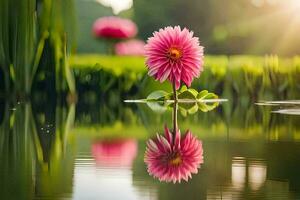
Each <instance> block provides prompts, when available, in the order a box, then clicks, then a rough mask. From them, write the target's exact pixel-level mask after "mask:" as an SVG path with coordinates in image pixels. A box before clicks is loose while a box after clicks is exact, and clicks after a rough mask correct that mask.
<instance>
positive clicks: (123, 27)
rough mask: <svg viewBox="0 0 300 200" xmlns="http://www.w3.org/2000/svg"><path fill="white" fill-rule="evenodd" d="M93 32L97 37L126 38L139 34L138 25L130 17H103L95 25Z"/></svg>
mask: <svg viewBox="0 0 300 200" xmlns="http://www.w3.org/2000/svg"><path fill="white" fill-rule="evenodd" d="M93 33H94V34H95V36H97V37H103V38H114V39H124V38H131V37H134V36H135V35H136V34H137V27H136V25H135V23H133V22H132V21H131V20H129V19H122V18H119V17H102V18H99V19H97V20H96V22H95V23H94V25H93Z"/></svg>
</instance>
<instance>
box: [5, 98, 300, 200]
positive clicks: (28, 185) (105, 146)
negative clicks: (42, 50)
mask: <svg viewBox="0 0 300 200" xmlns="http://www.w3.org/2000/svg"><path fill="white" fill-rule="evenodd" d="M59 104H60V103H55V104H53V105H52V104H49V103H31V104H30V103H23V102H21V103H17V104H16V106H11V105H8V104H6V103H5V102H1V105H0V114H1V115H0V122H1V127H0V128H1V129H0V131H1V133H0V199H3V200H9V199H18V200H19V199H78V200H82V199H128V200H132V199H137V200H141V199H162V200H166V199H170V200H171V199H172V200H175V199H272V200H273V199H280V200H282V199H299V198H300V172H299V169H300V123H299V122H300V116H297V115H283V114H278V113H272V112H271V111H272V110H276V108H275V107H265V106H257V105H253V106H250V107H242V106H240V107H239V106H235V107H233V106H232V105H231V103H230V102H226V103H222V105H220V106H219V107H217V108H216V109H214V110H212V111H210V112H206V113H204V112H201V111H198V112H196V113H194V114H190V115H189V114H187V116H183V115H182V113H180V112H179V113H178V126H179V129H180V130H181V133H182V134H183V133H185V132H186V130H188V129H189V130H191V132H192V133H193V135H194V136H197V138H198V139H199V140H201V141H202V148H203V163H202V164H201V167H200V168H199V169H198V173H196V174H192V178H191V179H189V180H188V182H186V181H184V180H182V181H181V183H176V184H173V183H166V182H160V181H159V180H157V179H156V178H154V177H152V176H150V175H149V174H148V172H147V166H146V164H145V162H144V155H145V150H146V144H147V140H149V139H150V138H153V137H155V134H156V132H159V133H160V134H163V133H164V126H165V125H166V126H168V127H169V128H172V110H166V111H164V112H163V110H159V111H160V112H154V111H153V110H151V109H150V108H149V107H148V106H147V105H146V104H126V103H123V104H122V103H119V104H113V106H111V105H110V104H112V103H111V102H107V103H103V102H101V103H97V104H92V105H89V104H87V103H84V102H79V103H77V105H73V104H71V105H63V106H61V105H59Z"/></svg>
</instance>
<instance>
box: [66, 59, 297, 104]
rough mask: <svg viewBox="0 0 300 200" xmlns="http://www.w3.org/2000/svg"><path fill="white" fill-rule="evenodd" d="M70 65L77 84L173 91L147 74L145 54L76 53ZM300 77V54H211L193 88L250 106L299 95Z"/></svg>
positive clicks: (141, 92)
mask: <svg viewBox="0 0 300 200" xmlns="http://www.w3.org/2000/svg"><path fill="white" fill-rule="evenodd" d="M70 65H71V68H73V69H74V70H75V71H76V78H77V80H78V85H81V84H82V82H83V80H85V82H84V83H85V85H94V86H95V88H97V92H100V93H101V92H103V91H102V90H101V88H102V87H104V86H105V85H107V84H108V83H109V82H110V81H111V79H116V80H120V81H121V84H120V85H118V90H119V92H122V93H128V92H130V91H132V89H133V88H137V89H138V92H139V93H138V94H139V95H138V96H137V98H145V97H146V96H147V95H148V94H149V93H150V92H151V91H153V90H162V89H163V90H166V91H168V92H170V91H171V87H170V85H171V84H170V83H168V81H166V82H165V83H163V84H160V83H158V82H156V81H154V79H153V78H152V77H149V76H148V75H147V68H146V66H145V59H144V58H143V57H118V56H103V55H77V56H75V57H71V59H70ZM97 72H98V73H97ZM95 73H97V75H96V74H95ZM104 75H105V76H106V77H105V79H103V78H104V77H103V76H104ZM94 76H95V79H93V81H89V79H88V77H94ZM299 79H300V58H299V57H293V58H281V57H277V56H264V57H263V56H246V55H245V56H209V55H208V56H205V62H204V71H203V72H202V74H201V75H200V78H196V79H194V81H193V84H192V88H195V89H197V90H203V89H206V90H208V91H213V92H214V93H216V94H218V96H221V97H222V98H226V99H229V100H230V103H233V102H234V101H233V100H234V99H238V100H237V101H238V102H239V103H240V104H244V105H246V106H247V105H249V103H251V102H255V101H258V100H260V99H264V100H273V99H296V98H300V96H299V88H300V81H299ZM101 80H102V81H103V82H101ZM99 85H103V86H101V87H99ZM109 89H116V85H114V84H111V85H110V87H108V88H106V91H107V90H109ZM104 92H105V91H104ZM116 92H118V91H116Z"/></svg>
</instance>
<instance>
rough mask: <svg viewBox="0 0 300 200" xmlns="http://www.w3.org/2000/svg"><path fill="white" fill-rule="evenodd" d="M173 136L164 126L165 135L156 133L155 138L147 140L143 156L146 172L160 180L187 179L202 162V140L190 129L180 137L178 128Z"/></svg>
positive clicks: (176, 180) (175, 180)
mask: <svg viewBox="0 0 300 200" xmlns="http://www.w3.org/2000/svg"><path fill="white" fill-rule="evenodd" d="M173 137H174V136H173V135H172V133H171V132H170V130H169V129H168V128H167V127H165V136H162V135H159V134H157V138H155V139H154V140H151V139H150V140H149V141H148V143H147V149H146V153H145V158H144V160H145V163H146V164H147V168H148V172H149V174H150V175H152V176H154V177H155V178H158V179H159V180H160V181H166V182H171V181H172V182H173V183H176V182H180V181H181V180H182V179H183V180H185V181H188V179H189V178H191V177H192V173H194V174H196V173H198V168H200V164H202V163H203V149H202V142H201V141H200V140H198V139H197V138H196V137H195V136H193V135H192V133H191V132H190V131H187V132H186V134H185V135H184V136H183V138H181V134H180V131H179V130H178V131H177V132H176V134H175V138H173Z"/></svg>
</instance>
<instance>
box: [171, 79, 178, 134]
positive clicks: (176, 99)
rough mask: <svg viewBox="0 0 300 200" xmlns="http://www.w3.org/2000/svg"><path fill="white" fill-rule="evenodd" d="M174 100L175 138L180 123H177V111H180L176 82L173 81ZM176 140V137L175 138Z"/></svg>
mask: <svg viewBox="0 0 300 200" xmlns="http://www.w3.org/2000/svg"><path fill="white" fill-rule="evenodd" d="M172 86H173V98H174V106H173V135H174V136H175V134H176V131H177V127H178V123H177V110H178V97H177V91H176V86H175V81H173V85H172ZM174 138H175V137H174Z"/></svg>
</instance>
